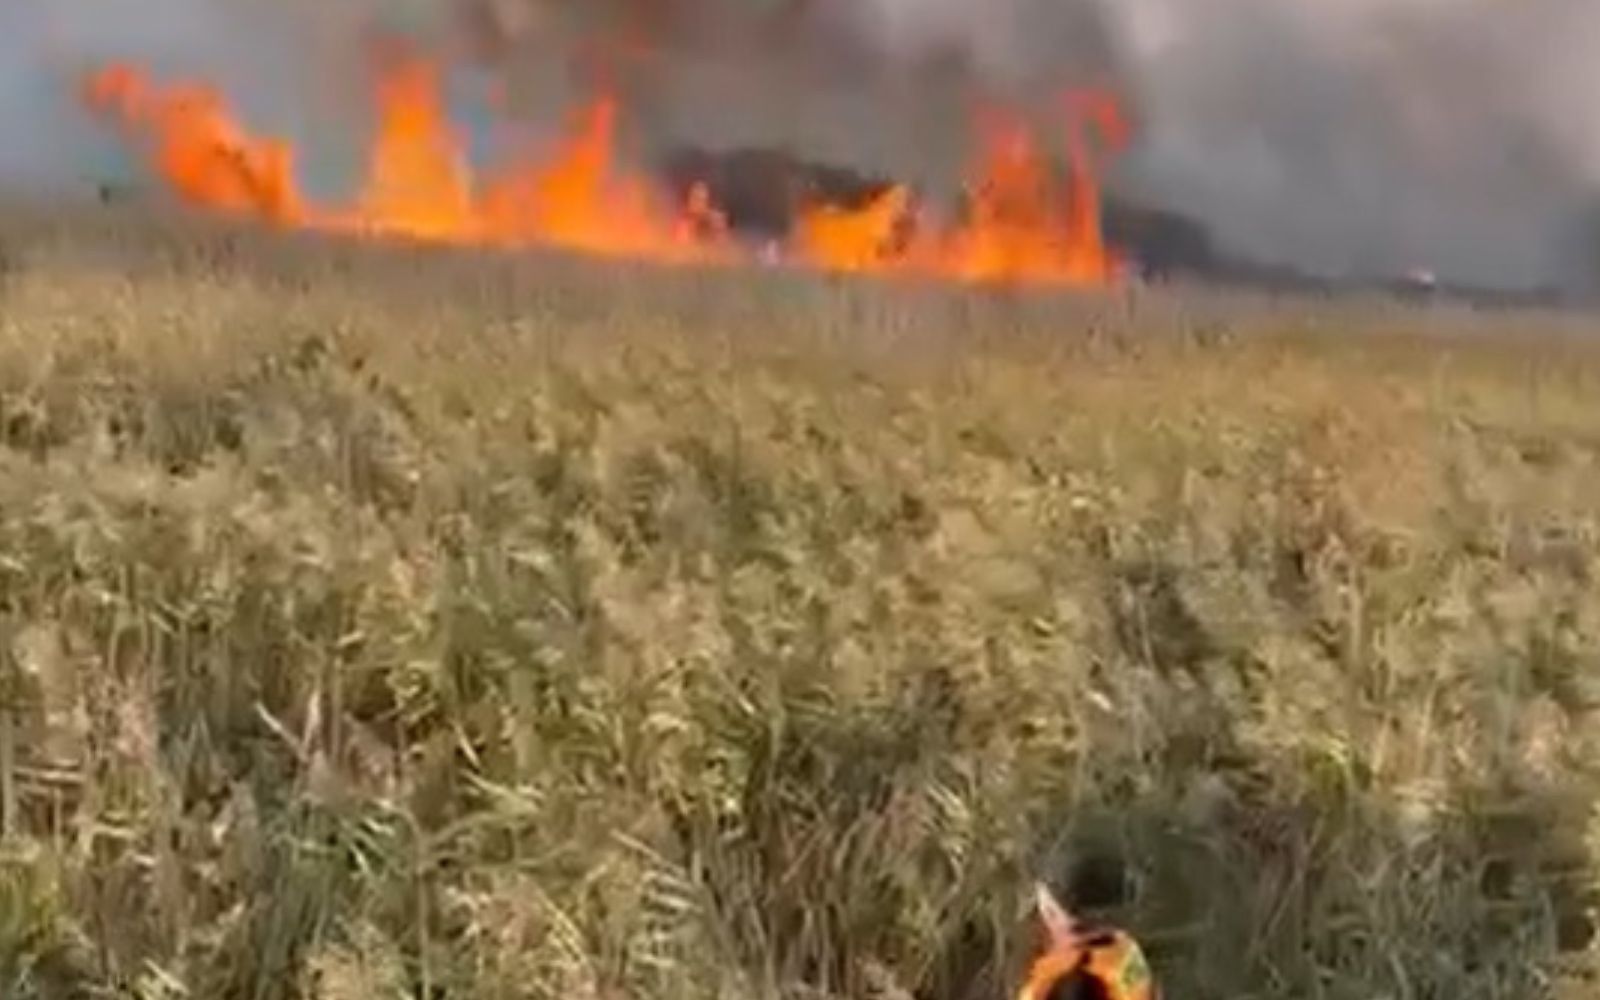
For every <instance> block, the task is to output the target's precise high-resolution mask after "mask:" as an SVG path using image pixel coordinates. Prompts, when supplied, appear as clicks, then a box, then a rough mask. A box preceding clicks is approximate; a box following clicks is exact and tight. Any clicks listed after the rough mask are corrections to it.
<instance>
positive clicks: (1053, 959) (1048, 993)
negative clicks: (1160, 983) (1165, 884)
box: [1017, 882, 1161, 1000]
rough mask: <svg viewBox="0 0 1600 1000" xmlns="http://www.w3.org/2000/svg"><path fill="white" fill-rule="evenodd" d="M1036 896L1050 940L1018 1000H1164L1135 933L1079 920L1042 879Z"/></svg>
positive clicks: (1037, 905)
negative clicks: (1058, 899) (1133, 934)
mask: <svg viewBox="0 0 1600 1000" xmlns="http://www.w3.org/2000/svg"><path fill="white" fill-rule="evenodd" d="M1034 896H1035V907H1036V909H1037V911H1038V915H1039V919H1040V921H1041V922H1042V923H1043V924H1044V929H1045V933H1046V935H1047V942H1046V945H1045V949H1044V951H1043V952H1042V953H1040V954H1039V955H1038V957H1036V958H1035V959H1034V960H1033V964H1032V965H1031V966H1029V968H1028V974H1027V977H1026V978H1025V979H1024V981H1023V984H1022V989H1021V990H1020V991H1018V994H1017V1000H1161V992H1160V989H1159V988H1158V987H1157V985H1156V981H1155V977H1154V976H1153V975H1152V974H1151V972H1150V965H1149V963H1148V962H1146V961H1145V957H1144V951H1143V949H1141V948H1140V947H1139V942H1137V941H1135V940H1134V939H1133V936H1132V935H1130V934H1128V933H1127V932H1126V931H1124V930H1121V929H1120V928H1116V927H1107V926H1100V925H1095V924H1091V923H1087V922H1084V921H1080V920H1078V919H1077V918H1076V917H1074V916H1073V915H1072V913H1071V912H1069V911H1068V910H1067V908H1066V907H1064V906H1062V905H1061V903H1060V902H1059V901H1057V899H1056V897H1055V895H1054V894H1053V893H1052V892H1051V891H1050V889H1049V888H1048V887H1047V886H1046V885H1045V884H1044V883H1042V882H1038V883H1035V884H1034Z"/></svg>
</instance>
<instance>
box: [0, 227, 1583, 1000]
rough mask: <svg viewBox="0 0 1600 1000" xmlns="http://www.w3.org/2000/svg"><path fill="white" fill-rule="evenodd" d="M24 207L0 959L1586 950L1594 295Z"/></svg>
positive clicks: (225, 970)
mask: <svg viewBox="0 0 1600 1000" xmlns="http://www.w3.org/2000/svg"><path fill="white" fill-rule="evenodd" d="M6 218H8V219H9V220H10V221H9V222H8V223H7V224H5V225H3V226H0V633H3V636H0V638H3V642H0V649H3V650H4V658H3V659H0V665H3V666H0V670H3V673H0V681H3V685H4V686H3V690H4V692H5V697H4V700H3V702H0V706H3V709H4V710H3V712H0V815H3V824H4V826H3V831H0V832H3V837H4V840H3V844H4V847H3V854H0V995H3V996H5V997H11V998H17V1000H26V998H67V997H74V998H76V997H94V998H99V997H139V998H144V1000H155V998H163V1000H166V998H174V1000H175V998H180V997H193V998H207V1000H209V998H249V1000H280V998H290V997H305V998H318V1000H390V998H400V997H426V998H429V1000H440V998H445V997H448V998H452V1000H454V998H483V1000H502V998H505V1000H510V998H523V997H527V998H551V1000H556V998H560V1000H585V998H589V1000H622V998H627V1000H700V998H705V1000H710V998H718V1000H723V998H727V1000H734V998H738V1000H750V998H778V997H783V998H795V1000H800V998H806V1000H821V998H824V997H827V998H832V997H838V998H841V1000H842V998H851V1000H857V998H859V1000H897V998H905V997H907V996H912V997H916V998H917V1000H980V998H984V1000H1001V998H1004V997H1008V996H1009V995H1010V991H1011V989H1012V988H1013V985H1014V976H1015V974H1016V970H1017V965H1018V962H1019V961H1020V960H1022V959H1023V958H1024V957H1025V954H1026V952H1027V951H1028V950H1029V949H1030V948H1031V947H1032V945H1033V942H1034V933H1033V930H1032V928H1031V926H1030V924H1029V922H1028V920H1027V917H1028V913H1027V910H1026V906H1027V904H1028V901H1029V900H1028V896H1027V894H1026V889H1027V886H1028V883H1029V881H1030V880H1031V879H1032V878H1033V877H1034V876H1035V875H1044V876H1047V877H1049V878H1051V879H1053V880H1055V881H1056V882H1057V883H1058V884H1060V885H1062V886H1064V887H1066V889H1067V890H1068V895H1069V898H1071V899H1074V900H1076V902H1077V903H1078V904H1079V905H1080V906H1081V907H1083V908H1084V909H1086V910H1088V911H1090V912H1094V913H1097V914H1104V915H1107V916H1110V917H1112V918H1114V919H1117V920H1119V921H1121V922H1123V923H1124V924H1125V925H1127V926H1129V927H1130V928H1131V929H1133V930H1134V931H1135V933H1137V934H1138V935H1139V936H1140V937H1141V939H1142V940H1143V941H1144V942H1145V943H1146V945H1147V947H1148V950H1149V952H1150V954H1151V958H1152V962H1153V964H1154V965H1155V966H1156V967H1157V972H1158V975H1159V976H1160V977H1161V978H1162V979H1163V980H1164V981H1165V985H1166V988H1167V992H1168V994H1169V995H1170V996H1171V997H1173V998H1176V1000H1200V998H1218V1000H1245V998H1330V1000H1333V998H1337V1000H1344V998H1348V1000H1422V998H1435V1000H1454V998H1462V1000H1491V998H1495V1000H1499V998H1524V997H1528V998H1532V997H1563V998H1577V997H1589V996H1593V995H1595V991H1596V990H1597V989H1600V978H1597V974H1600V942H1596V941H1595V934H1594V925H1593V922H1592V921H1593V919H1594V915H1593V913H1592V912H1591V911H1592V910H1593V909H1594V907H1595V906H1596V904H1597V902H1600V894H1597V890H1600V870H1597V864H1600V862H1597V858H1596V852H1597V851H1600V816H1597V814H1596V811H1595V807H1596V793H1597V790H1600V728H1597V724H1596V723H1597V718H1596V716H1597V713H1600V598H1597V596H1596V595H1597V593H1600V591H1597V589H1596V579H1595V578H1596V574H1597V572H1600V348H1597V347H1596V346H1594V345H1592V344H1589V343H1585V342H1584V340H1583V336H1582V326H1581V324H1579V323H1577V322H1576V321H1573V320H1563V319H1561V318H1560V317H1556V316H1535V315H1531V314H1520V315H1519V314H1502V315H1489V314H1471V313H1466V312H1457V311H1450V310H1447V309H1442V308H1441V309H1437V310H1432V311H1423V310H1412V309H1405V308H1400V307H1397V306H1394V305H1389V304H1385V303H1382V302H1378V301H1371V302H1354V301H1340V302H1332V301H1328V302H1320V303H1318V302H1310V301H1299V302H1278V303H1273V302H1267V301H1262V300H1247V299H1243V298H1240V297H1234V296H1225V295H1221V294H1218V293H1208V292H1203V291H1199V290H1188V291H1182V290H1179V291H1170V292H1154V291H1150V292H1140V293H1137V294H1130V293H1118V294H1113V295H1105V296H1066V295H1062V296H1050V297H1031V298H1023V299H1011V298H1007V297H1004V296H996V295H985V294H979V293H965V292H953V291H949V290H938V289H925V288H923V289H919V288H912V287H894V286H888V285H877V284H870V283H862V282H836V281H829V280H823V279H817V278H807V277H799V276H789V275H780V274H776V273H773V274H752V273H749V272H739V273H734V274H701V273H694V272H688V271H678V272H674V271H667V272H653V271H650V270H648V269H645V268H638V269H630V268H622V267H611V266H608V267H604V268H599V267H590V266H586V265H584V264H581V263H577V262H572V261H563V260H558V259H550V260H537V259H532V258H528V259H523V260H509V259H501V258H493V257H489V256H486V255H471V254H444V253H434V252H427V251H424V250H419V249H405V248H398V247H391V248H366V249H356V248H349V247H334V246H331V245H326V244H322V243H318V242H315V241H311V240H300V239H291V238H288V237H284V238H274V237H269V236H266V235H262V234H253V233H241V232H235V231H232V230H230V229H227V228H225V227H220V226H215V225H202V224H199V223H194V222H185V221H179V220H175V219H167V220H161V219H153V218H147V217H142V216H138V215H136V214H133V213H130V212H122V211H112V210H106V211H104V212H98V213H92V214H90V213H84V214H72V215H66V216H62V217H60V218H51V217H47V216H42V215H30V214H28V213H26V212H24V211H22V210H14V211H12V212H10V213H9V215H8V216H7V217H6Z"/></svg>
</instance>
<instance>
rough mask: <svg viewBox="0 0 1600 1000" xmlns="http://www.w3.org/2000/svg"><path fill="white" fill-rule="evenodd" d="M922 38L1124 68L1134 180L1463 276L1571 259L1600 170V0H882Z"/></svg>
mask: <svg viewBox="0 0 1600 1000" xmlns="http://www.w3.org/2000/svg"><path fill="white" fill-rule="evenodd" d="M865 7H866V8H868V9H869V10H871V11H874V12H875V17H873V18H869V19H866V21H867V23H865V24H864V25H863V27H865V28H868V29H869V30H875V31H876V32H877V34H878V37H879V39H880V40H881V41H882V43H883V44H884V45H885V46H886V47H887V48H888V49H889V50H891V51H896V52H899V53H900V54H901V55H902V56H904V57H908V58H915V57H916V56H917V54H918V53H919V52H923V51H926V50H928V49H929V48H930V47H933V46H937V45H951V44H955V45H958V46H963V47H965V48H967V49H969V50H970V51H971V52H972V53H973V55H974V57H975V59H976V60H977V61H978V62H979V64H980V65H981V67H982V72H983V73H985V74H987V75H990V76H992V77H995V78H998V79H1001V80H1008V81H1024V82H1026V81H1030V80H1036V79H1038V78H1039V74H1040V73H1041V71H1042V70H1043V69H1045V68H1047V67H1049V66H1052V65H1053V66H1066V67H1068V68H1073V67H1072V63H1071V61H1070V60H1062V59H1053V58H1052V56H1051V53H1053V52H1058V51H1059V52H1067V53H1075V54H1077V55H1078V61H1077V62H1078V65H1079V66H1087V67H1088V68H1089V69H1091V70H1094V71H1099V70H1100V68H1101V67H1104V66H1110V67H1112V68H1113V72H1114V73H1115V75H1116V77H1117V79H1118V80H1119V82H1120V86H1121V88H1122V90H1123V91H1124V93H1125V94H1127V95H1128V96H1129V98H1130V100H1131V102H1132V103H1133V105H1134V107H1135V110H1136V114H1137V117H1138V120H1139V123H1140V132H1141V139H1140V142H1139V145H1138V148H1137V149H1136V150H1135V151H1134V152H1133V154H1132V155H1131V156H1130V158H1129V161H1128V163H1127V164H1126V170H1125V172H1124V175H1123V180H1125V181H1127V182H1129V183H1131V184H1133V185H1135V186H1136V187H1137V188H1138V189H1140V190H1141V191H1144V192H1147V193H1148V194H1150V195H1152V196H1155V197H1157V198H1159V199H1160V200H1161V201H1163V202H1166V203H1169V204H1172V205H1174V206H1177V207H1181V208H1182V209H1183V210H1185V211H1188V212H1191V213H1193V214H1195V215H1198V216H1200V217H1201V218H1203V219H1204V220H1205V221H1207V222H1208V223H1210V224H1211V225H1212V226H1213V227H1214V229H1215V231H1216V232H1217V234H1218V235H1219V236H1220V237H1221V238H1222V239H1223V240H1224V241H1225V242H1228V243H1231V244H1232V245H1234V246H1236V247H1238V248H1240V249H1241V250H1244V251H1246V252H1249V253H1251V254H1253V255H1255V256H1258V257H1261V258H1264V259H1283V260H1288V261H1291V262H1294V263H1297V264H1300V265H1303V266H1310V267H1315V268H1318V269H1322V270H1326V271H1333V272H1354V273H1362V274H1371V273H1375V272H1391V273H1392V272H1394V271H1397V270H1399V269H1403V268H1408V267H1431V268H1433V269H1435V270H1437V271H1438V272H1439V273H1441V274H1442V275H1450V276H1454V277H1457V278H1460V279H1462V280H1478V281H1484V282H1492V283H1505V284H1520V283H1530V282H1539V281H1553V280H1560V279H1564V278H1570V277H1572V276H1573V275H1572V272H1573V270H1574V269H1575V268H1581V267H1583V266H1585V265H1586V264H1587V263H1588V262H1587V261H1584V260H1582V259H1581V258H1577V257H1575V254H1574V252H1573V248H1572V240H1573V239H1574V238H1575V237H1582V236H1583V235H1585V234H1584V233H1583V232H1582V230H1581V223H1582V219H1583V217H1584V214H1585V213H1586V211H1587V207H1588V205H1589V203H1590V201H1591V200H1592V199H1593V198H1594V196H1595V192H1596V188H1597V181H1600V114H1597V113H1596V112H1595V111H1594V105H1595V100H1596V98H1597V97H1600V4H1595V3H1593V2H1591V0H1524V2H1520V3H1502V2H1498V0H1297V2H1295V3H1284V2H1281V0H1077V2H1063V0H986V2H985V3H982V4H975V3H968V2H965V0H871V2H869V3H867V4H866V5H865Z"/></svg>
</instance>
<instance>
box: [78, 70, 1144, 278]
mask: <svg viewBox="0 0 1600 1000" xmlns="http://www.w3.org/2000/svg"><path fill="white" fill-rule="evenodd" d="M84 99H85V102H86V104H87V105H88V106H89V108H90V109H91V110H93V111H95V112H97V113H99V114H101V115H104V116H106V117H109V118H111V119H113V120H115V121H116V122H117V123H118V124H120V125H121V126H122V128H123V130H124V131H125V133H126V134H127V135H128V136H129V138H130V140H131V141H133V142H134V143H135V144H136V145H138V146H139V147H140V148H141V150H142V151H143V152H144V153H145V155H146V158H147V159H148V161H149V163H150V166H151V167H152V169H153V170H154V171H155V172H156V173H157V174H159V175H160V176H161V177H162V178H164V179H165V180H166V182H167V183H168V184H169V185H170V186H171V187H172V188H173V190H174V191H175V192H176V193H177V194H178V195H179V196H180V197H181V198H182V199H183V200H184V201H186V202H188V203H189V204H192V205H196V206H200V207H203V208H209V209H213V210H217V211H222V212H227V213H231V214H235V215H243V216H251V217H255V218H259V219H262V220H265V221H268V222H272V223H276V224H282V225H295V226H306V227H314V228H321V229H329V230H336V231H342V232H353V233H358V234H364V235H369V236H379V237H395V236H405V237H410V238H414V239H422V240H432V241H444V242H453V243H491V244H498V245H509V246H518V245H528V244H548V245H554V246H559V247H565V248H570V249H574V250H580V251H585V252H588V253H593V254H600V255H613V256H629V257H642V258H647V259H653V260H661V261H679V262H682V261H729V260H749V257H748V255H745V254H743V253H741V252H739V251H737V250H736V249H735V245H734V244H733V243H732V242H731V241H730V240H729V239H728V223H727V219H726V218H725V217H724V216H723V214H722V213H721V212H720V211H719V210H718V208H717V206H716V205H714V204H712V202H711V198H710V196H709V194H708V189H707V188H706V186H705V185H704V184H703V183H702V184H696V185H694V186H692V187H691V189H690V191H689V194H688V197H687V199H686V200H685V202H684V203H683V204H674V203H673V202H672V200H671V199H669V198H666V197H665V196H664V195H663V194H662V192H661V189H659V188H658V187H657V186H656V185H654V184H653V183H651V182H650V181H649V180H648V179H646V178H645V177H643V176H641V175H638V174H634V173H629V172H627V171H625V170H621V169H619V168H618V159H619V157H618V156H617V150H616V138H617V125H618V117H619V109H618V106H617V103H616V101H615V100H614V99H613V98H612V97H610V96H609V95H604V94H603V95H600V96H599V97H597V98H596V99H594V100H593V101H591V102H590V103H589V104H587V105H586V106H584V107H581V108H579V109H578V111H577V113H576V114H575V115H574V116H573V117H572V119H571V120H570V121H569V122H568V123H567V127H566V128H565V129H564V131H563V133H562V134H561V135H560V136H559V139H558V141H557V143H556V145H555V148H554V150H553V151H551V152H548V153H546V154H544V155H527V156H525V157H524V158H523V159H522V160H520V161H519V162H516V163H513V164H511V165H510V166H508V167H506V168H503V169H500V170H497V171H492V172H490V173H489V174H488V175H486V176H483V177H478V176H475V175H474V172H473V170H472V168H471V166H470V164H469V163H468V162H467V159H466V156H465V154H464V148H465V147H464V143H463V141H462V139H461V137H460V136H458V135H457V134H456V132H455V130H454V128H453V126H452V124H451V122H450V121H449V117H448V115H447V113H446V110H445V107H444V103H443V100H442V98H441V96H440V88H439V79H438V74H437V71H436V69H435V67H434V66H433V65H432V64H431V63H429V62H427V61H425V60H422V59H417V58H402V59H397V60H394V61H392V62H390V63H389V64H388V65H387V66H386V68H385V70H384V72H383V73H382V75H381V78H380V80H379V81H378V85H377V88H376V99H377V104H378V109H377V130H376V134H375V137H374V139H373V142H372V145H371V148H370V149H369V151H368V157H367V163H366V173H365V177H364V179H363V182H362V185H361V188H360V191H359V192H358V194H357V196H356V198H355V199H354V200H353V201H352V203H351V204H349V205H347V206H331V207H330V206H313V205H311V204H309V203H308V202H307V201H306V199H304V198H303V197H302V196H301V194H300V192H299V190H298V187H297V185H296V182H295V177H294V170H293V164H294V159H293V151H292V149H291V148H290V146H289V145H288V144H287V143H286V142H284V141H282V140H279V139H273V138H262V137H257V136H253V135H251V134H250V133H248V132H247V131H245V130H244V129H243V128H242V127H240V126H239V125H238V124H237V123H236V122H235V121H234V119H233V118H232V116H231V115H230V114H229V112H228V109H227V107H226V105H225V104H224V102H223V101H222V99H221V97H220V96H219V95H218V94H216V93H215V92H214V91H213V90H211V89H210V88H208V87H205V86H203V85H199V84H193V83H181V84H178V85H174V86H168V87H157V86H154V85H152V84H151V83H150V82H149V81H148V80H147V79H146V78H145V77H144V76H143V75H142V74H141V73H140V72H139V71H138V70H136V69H134V68H133V67H130V66H127V65H125V64H113V65H110V66H107V67H105V68H103V69H101V70H100V71H98V72H96V73H93V74H91V75H90V76H89V78H88V80H87V81H86V84H85V88H84ZM1067 110H1068V117H1069V124H1070V126H1071V128H1070V129H1069V134H1068V141H1067V157H1066V179H1065V183H1064V184H1058V183H1057V180H1056V178H1055V177H1054V176H1053V174H1052V171H1051V170H1050V168H1049V165H1048V163H1047V161H1046V158H1045V156H1044V155H1043V153H1042V152H1041V150H1040V148H1039V145H1038V142H1037V140H1036V137H1035V136H1034V135H1033V134H1032V133H1031V132H1030V131H1029V130H1028V129H1027V128H1026V127H1024V125H1023V124H1022V123H1021V122H1020V121H1019V120H1017V119H1014V118H1011V117H1009V116H1007V115H1004V114H999V113H995V114H991V115H988V116H986V117H985V118H984V119H982V120H981V121H980V123H979V124H980V126H981V128H980V130H979V132H980V136H979V138H980V144H979V150H978V156H977V157H976V158H975V161H974V163H973V164H972V169H971V175H972V176H971V183H970V184H969V185H968V190H967V200H968V205H967V208H968V211H967V215H966V217H965V218H964V219H962V220H960V221H959V222H957V223H955V224H954V225H952V226H949V227H947V228H946V229H945V230H943V231H939V230H937V229H930V228H928V227H927V226H923V225H918V226H913V225H911V222H912V216H911V209H912V196H911V194H910V192H909V190H908V189H907V188H905V187H904V186H901V185H895V186H892V187H890V188H888V189H887V190H885V191H883V192H882V193H880V194H879V195H877V196H876V197H874V198H873V199H872V200H871V201H870V202H869V203H868V204H866V205H864V206H861V207H859V208H842V207H840V206H836V205H829V204H823V203H814V204H809V205H805V206H802V208H801V209H800V211H799V215H798V217H797V219H796V224H795V230H794V234H793V236H792V238H791V242H792V246H791V248H790V249H791V250H792V252H793V254H794V256H796V257H797V258H798V259H799V260H800V261H801V262H803V263H806V264H809V265H811V266H815V267H819V268H824V269H829V270H839V271H853V272H868V273H883V272H909V273H917V274H925V275H931V276H935V277H939V278H944V279H949V280H961V281H1014V282H1030V283H1035V282H1043V283H1058V284H1079V285H1082V284H1089V285H1096V284H1104V283H1107V282H1110V281H1113V280H1115V279H1116V276H1117V272H1118V266H1119V262H1118V261H1117V259H1116V255H1115V254H1114V253H1113V251H1111V250H1110V248H1108V247H1107V246H1106V245H1105V242H1104V240H1103V239H1102V236H1101V229H1100V194H1099V184H1098V178H1097V176H1096V162H1095V157H1094V156H1093V155H1092V153H1091V149H1090V143H1089V137H1088V135H1087V131H1088V127H1089V126H1093V127H1095V128H1096V129H1097V130H1098V132H1099V133H1100V138H1101V139H1102V141H1103V142H1105V144H1106V145H1107V146H1109V147H1111V148H1113V149H1116V148H1119V147H1120V146H1121V145H1122V144H1124V143H1125V142H1126V139H1127V131H1128V129H1127V125H1126V123H1125V122H1124V121H1123V119H1122V117H1121V115H1120V113H1119V110H1118V107H1117V104H1116V102H1115V101H1114V100H1113V99H1112V98H1111V97H1110V96H1108V95H1105V94H1102V93H1099V92H1088V91H1086V92H1081V93H1074V94H1071V95H1069V96H1068V99H1067Z"/></svg>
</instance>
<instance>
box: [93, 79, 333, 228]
mask: <svg viewBox="0 0 1600 1000" xmlns="http://www.w3.org/2000/svg"><path fill="white" fill-rule="evenodd" d="M84 99H85V100H86V101H87V103H88V104H89V106H90V107H91V108H94V109H95V110H97V111H100V112H102V113H106V114H110V115H114V116H115V117H117V118H118V119H119V120H120V121H122V122H123V123H124V124H125V125H126V126H127V127H128V128H129V129H131V130H132V131H134V132H135V133H136V134H138V135H140V136H142V137H144V138H147V139H148V140H149V142H150V148H149V150H148V154H149V156H150V158H151V160H152V161H153V163H154V165H155V167H156V169H157V170H158V171H159V172H160V173H161V175H162V176H163V177H165V178H166V179H167V181H168V182H169V183H170V184H171V185H172V187H173V189H174V190H175V191H176V192H177V193H178V195H179V196H180V197H181V198H183V199H184V200H185V201H187V202H189V203H191V204H194V205H199V206H203V207H206V208H212V209H216V210H218V211H223V212H228V213H231V214H235V215H253V216H258V217H260V218H263V219H266V220H268V221H271V222H279V223H295V222H298V221H300V220H301V218H302V212H303V210H302V207H301V201H300V195H299V192H298V191H297V190H296V189H295V184H294V171H293V154H292V152H291V150H290V149H289V146H288V144H287V143H284V142H282V141H279V140H275V139H260V138H256V137H254V136H251V135H250V134H248V133H247V132H245V131H243V130H242V129H240V128H239V127H238V126H237V125H235V124H234V122H233V120H232V119H231V118H230V117H229V115H228V113H227V108H226V107H225V105H224V104H223V101H222V99H221V97H219V96H218V95H217V94H216V93H215V92H214V91H212V90H211V89H210V88H207V87H203V86H198V85H193V84H186V85H182V86H176V87H171V88H167V89H164V90H163V89H156V88H153V87H151V86H150V85H149V84H148V83H147V82H146V81H145V79H144V77H143V76H142V75H141V74H140V73H139V72H138V71H137V70H135V69H133V68H132V67H130V66H126V65H123V64H120V63H118V64H113V65H111V66H108V67H106V68H105V69H103V70H101V71H100V72H98V73H96V74H94V75H93V76H91V77H90V78H89V80H88V82H87V85H86V86H85V88H84Z"/></svg>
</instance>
